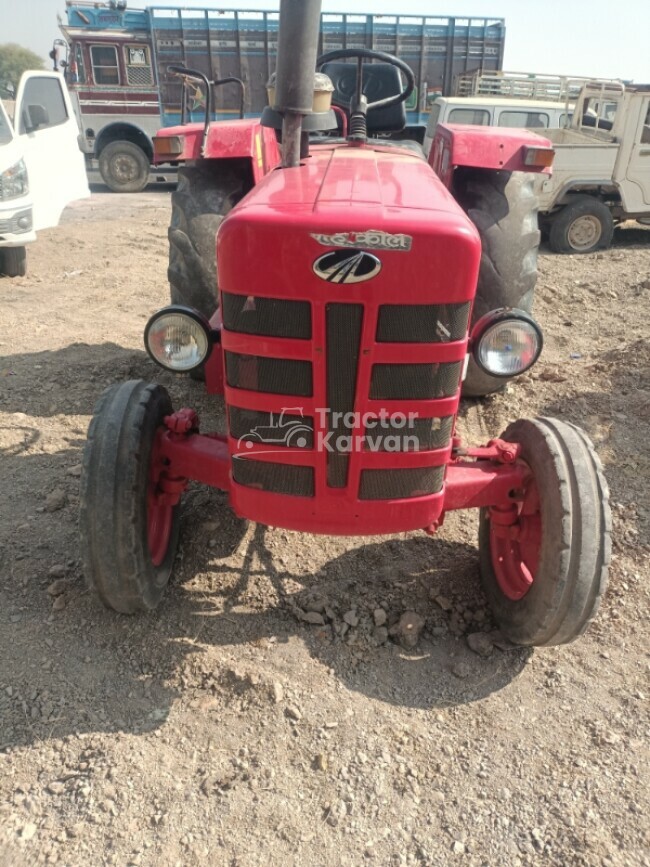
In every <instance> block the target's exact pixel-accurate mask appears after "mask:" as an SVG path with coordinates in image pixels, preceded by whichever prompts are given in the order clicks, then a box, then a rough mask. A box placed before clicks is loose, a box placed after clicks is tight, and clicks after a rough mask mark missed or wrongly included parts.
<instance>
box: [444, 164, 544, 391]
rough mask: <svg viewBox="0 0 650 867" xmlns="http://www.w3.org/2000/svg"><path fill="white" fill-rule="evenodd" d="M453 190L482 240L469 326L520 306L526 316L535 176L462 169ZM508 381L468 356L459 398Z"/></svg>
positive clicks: (534, 237) (531, 287) (533, 255)
mask: <svg viewBox="0 0 650 867" xmlns="http://www.w3.org/2000/svg"><path fill="white" fill-rule="evenodd" d="M454 192H455V195H456V198H457V200H458V202H459V204H460V205H461V207H462V208H463V209H464V210H465V212H466V213H467V216H468V217H469V218H470V220H471V221H472V222H473V223H474V225H475V226H476V228H477V229H478V232H479V235H480V236H481V245H482V250H481V266H480V270H479V275H478V285H477V289H476V300H475V301H474V308H473V312H472V324H474V323H475V322H477V321H478V320H479V319H480V318H481V317H482V316H484V315H485V314H486V313H490V312H491V311H492V310H498V309H499V308H501V307H518V308H519V309H520V310H525V311H526V312H527V313H530V312H531V311H532V308H533V297H534V292H535V284H536V283H537V250H538V248H539V241H540V232H539V228H538V225H537V198H536V196H535V193H534V190H533V176H532V175H530V174H527V173H525V172H493V171H485V170H481V169H460V170H457V177H456V178H455V180H454ZM507 381H508V380H506V379H503V378H502V377H495V376H490V375H489V374H488V373H484V372H483V371H482V370H481V369H480V368H479V367H478V365H477V364H476V362H475V361H474V359H473V358H472V357H471V356H470V359H469V366H468V368H467V376H466V378H465V382H464V383H463V395H464V396H465V397H482V396H483V395H486V394H491V393H492V392H495V391H501V390H502V389H503V388H505V386H506V383H507Z"/></svg>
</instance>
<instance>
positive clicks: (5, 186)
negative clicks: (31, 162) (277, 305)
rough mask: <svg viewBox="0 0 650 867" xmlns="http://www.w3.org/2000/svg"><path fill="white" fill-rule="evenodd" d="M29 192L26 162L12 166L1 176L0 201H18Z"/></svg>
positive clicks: (21, 161) (19, 161)
mask: <svg viewBox="0 0 650 867" xmlns="http://www.w3.org/2000/svg"><path fill="white" fill-rule="evenodd" d="M28 192H29V182H28V180H27V167H26V166H25V161H24V160H18V162H17V163H16V164H15V165H13V166H11V168H9V169H7V170H6V171H4V172H2V174H0V199H2V200H3V201H4V200H5V199H18V198H19V197H20V196H25V195H27V193H28Z"/></svg>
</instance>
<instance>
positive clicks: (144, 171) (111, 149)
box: [99, 141, 149, 193]
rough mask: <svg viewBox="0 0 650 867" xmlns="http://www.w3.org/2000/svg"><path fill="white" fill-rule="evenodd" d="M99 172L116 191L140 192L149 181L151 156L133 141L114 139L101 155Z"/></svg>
mask: <svg viewBox="0 0 650 867" xmlns="http://www.w3.org/2000/svg"><path fill="white" fill-rule="evenodd" d="M99 173H100V175H101V176H102V180H103V181H104V183H105V184H106V186H107V187H108V188H109V189H110V190H112V191H113V192H114V193H140V192H142V190H144V188H145V187H146V186H147V183H148V181H149V157H148V156H147V155H146V154H145V152H144V151H143V150H142V148H141V147H138V145H137V144H133V142H130V141H112V142H109V143H108V144H107V145H106V147H105V148H104V149H103V150H102V152H101V153H100V155H99Z"/></svg>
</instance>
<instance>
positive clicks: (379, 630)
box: [372, 626, 388, 644]
mask: <svg viewBox="0 0 650 867" xmlns="http://www.w3.org/2000/svg"><path fill="white" fill-rule="evenodd" d="M372 637H373V638H374V640H375V642H376V643H377V644H386V642H387V641H388V629H387V627H386V626H376V627H375V628H374V630H373V633H372Z"/></svg>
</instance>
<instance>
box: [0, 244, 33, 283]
mask: <svg viewBox="0 0 650 867" xmlns="http://www.w3.org/2000/svg"><path fill="white" fill-rule="evenodd" d="M26 273H27V250H26V249H25V247H5V248H4V250H0V274H4V276H5V277H24V276H25V274H26Z"/></svg>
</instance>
